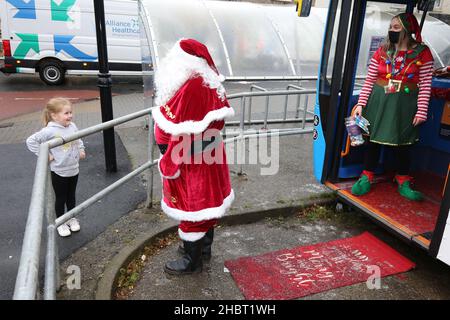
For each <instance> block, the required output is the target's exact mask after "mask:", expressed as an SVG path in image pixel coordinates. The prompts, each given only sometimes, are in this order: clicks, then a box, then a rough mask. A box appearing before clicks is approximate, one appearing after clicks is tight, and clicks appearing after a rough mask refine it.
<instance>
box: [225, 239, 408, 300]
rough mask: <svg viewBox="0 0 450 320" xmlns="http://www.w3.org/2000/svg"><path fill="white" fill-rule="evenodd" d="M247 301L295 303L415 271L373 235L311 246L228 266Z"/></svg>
mask: <svg viewBox="0 0 450 320" xmlns="http://www.w3.org/2000/svg"><path fill="white" fill-rule="evenodd" d="M225 267H227V269H228V270H229V271H230V273H231V275H232V277H233V279H234V280H235V281H236V283H237V285H238V287H239V289H240V290H241V291H242V293H243V294H244V296H245V298H246V299H249V300H256V299H275V300H285V299H295V298H300V297H304V296H307V295H310V294H314V293H318V292H322V291H327V290H330V289H334V288H339V287H344V286H348V285H352V284H355V283H359V282H366V281H367V280H368V279H369V277H371V279H370V281H371V280H372V278H373V277H374V275H375V276H376V274H377V273H378V274H379V275H380V276H381V277H385V276H389V275H393V274H397V273H401V272H406V271H408V270H411V269H412V268H414V267H415V264H414V263H413V262H411V261H410V260H408V259H406V258H405V257H403V256H402V255H400V254H399V253H398V252H397V251H395V250H394V249H392V248H391V247H389V246H388V245H387V244H385V243H384V242H382V241H380V240H378V239H377V238H375V237H374V236H373V235H371V234H370V233H368V232H364V233H363V234H361V235H359V236H356V237H352V238H346V239H339V240H334V241H330V242H325V243H319V244H314V245H309V246H303V247H296V248H292V249H283V250H279V251H274V252H269V253H266V254H263V255H260V256H255V257H244V258H239V259H236V260H228V261H225Z"/></svg>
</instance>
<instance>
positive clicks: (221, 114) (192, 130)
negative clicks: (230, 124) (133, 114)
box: [152, 107, 234, 136]
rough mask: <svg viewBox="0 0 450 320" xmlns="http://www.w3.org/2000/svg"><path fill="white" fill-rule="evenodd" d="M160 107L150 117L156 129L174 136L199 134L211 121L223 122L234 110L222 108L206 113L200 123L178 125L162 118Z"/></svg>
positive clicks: (189, 122)
mask: <svg viewBox="0 0 450 320" xmlns="http://www.w3.org/2000/svg"><path fill="white" fill-rule="evenodd" d="M159 108H160V107H154V108H153V109H152V116H153V119H154V120H155V122H156V124H157V125H158V127H160V128H161V130H163V131H164V132H166V133H169V134H171V135H174V136H178V135H181V134H199V133H202V132H203V131H205V130H206V128H208V126H209V124H210V123H211V122H213V121H217V120H223V119H225V118H227V117H232V116H234V110H233V108H231V107H223V108H220V109H217V110H212V111H210V112H208V113H207V114H206V115H205V117H204V118H203V119H202V120H200V121H193V120H188V121H183V122H180V123H173V122H171V121H169V120H167V119H166V117H164V115H163V114H162V112H161V110H160V109H159Z"/></svg>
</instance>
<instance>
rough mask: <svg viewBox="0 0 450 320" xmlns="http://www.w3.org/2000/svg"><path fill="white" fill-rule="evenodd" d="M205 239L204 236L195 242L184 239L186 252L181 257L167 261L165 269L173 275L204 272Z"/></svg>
mask: <svg viewBox="0 0 450 320" xmlns="http://www.w3.org/2000/svg"><path fill="white" fill-rule="evenodd" d="M203 239H204V237H203V238H201V239H200V240H197V241H194V242H191V241H183V245H184V251H185V253H184V254H183V256H182V257H181V258H180V259H178V260H174V261H170V262H167V263H166V265H165V266H164V271H165V272H167V273H168V274H173V275H183V274H191V273H199V272H202V268H203V261H202V257H201V256H202V246H203Z"/></svg>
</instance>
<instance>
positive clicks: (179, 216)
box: [161, 189, 234, 222]
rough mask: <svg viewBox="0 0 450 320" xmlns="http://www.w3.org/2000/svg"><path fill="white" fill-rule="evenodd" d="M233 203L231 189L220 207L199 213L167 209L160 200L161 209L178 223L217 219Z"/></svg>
mask: <svg viewBox="0 0 450 320" xmlns="http://www.w3.org/2000/svg"><path fill="white" fill-rule="evenodd" d="M233 201H234V191H233V189H231V192H230V194H229V195H228V196H227V197H226V198H225V199H224V200H223V203H222V205H220V206H218V207H215V208H207V209H203V210H199V211H183V210H180V209H175V208H171V207H169V206H168V205H167V204H166V203H165V202H164V198H163V199H162V200H161V208H162V210H163V211H164V212H165V214H167V215H168V216H169V217H171V218H172V219H175V220H178V221H191V222H197V221H202V220H211V219H217V218H220V217H222V216H223V215H225V212H226V211H227V209H228V208H229V207H230V206H231V204H232V203H233Z"/></svg>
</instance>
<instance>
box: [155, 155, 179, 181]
mask: <svg viewBox="0 0 450 320" xmlns="http://www.w3.org/2000/svg"><path fill="white" fill-rule="evenodd" d="M161 158H162V156H161ZM161 158H159V159H158V171H159V174H160V175H161V177H162V178H164V179H176V178H179V177H180V174H181V171H180V169H178V170H177V172H175V174H174V175H173V176H171V177H169V176H165V175H163V173H162V171H161V167H160V166H159V162H160V161H161Z"/></svg>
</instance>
